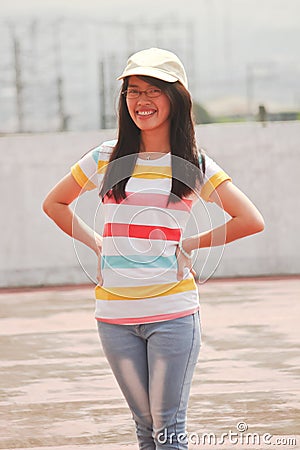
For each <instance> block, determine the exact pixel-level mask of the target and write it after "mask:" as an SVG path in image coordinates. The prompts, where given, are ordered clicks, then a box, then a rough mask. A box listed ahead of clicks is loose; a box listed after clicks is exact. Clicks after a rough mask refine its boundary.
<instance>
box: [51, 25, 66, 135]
mask: <svg viewBox="0 0 300 450" xmlns="http://www.w3.org/2000/svg"><path fill="white" fill-rule="evenodd" d="M60 24H61V22H60V21H59V22H58V23H55V24H54V27H53V31H54V55H55V74H56V80H55V84H56V93H57V103H58V117H59V131H68V116H67V115H66V112H65V101H64V80H63V77H62V69H61V45H60Z"/></svg>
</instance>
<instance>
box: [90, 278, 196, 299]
mask: <svg viewBox="0 0 300 450" xmlns="http://www.w3.org/2000/svg"><path fill="white" fill-rule="evenodd" d="M195 288H196V283H195V280H194V278H187V279H185V280H182V281H178V282H176V283H165V284H152V285H150V286H129V287H115V288H114V287H111V288H103V287H102V286H96V288H95V294H96V299H97V300H141V299H144V298H149V297H163V296H166V295H173V294H179V293H180V292H185V291H192V290H194V289H195Z"/></svg>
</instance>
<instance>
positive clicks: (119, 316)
mask: <svg viewBox="0 0 300 450" xmlns="http://www.w3.org/2000/svg"><path fill="white" fill-rule="evenodd" d="M115 144H116V141H108V142H104V143H103V144H102V145H100V146H99V147H97V148H95V149H93V150H91V151H90V152H88V153H87V154H86V155H85V156H84V157H82V158H81V159H80V160H79V161H78V162H77V163H76V164H74V165H73V166H72V168H71V173H72V175H73V177H74V178H75V180H76V181H77V183H78V184H79V185H80V186H81V187H84V188H85V189H87V190H92V189H96V188H98V189H99V188H100V187H101V183H102V180H103V176H104V173H105V168H106V166H107V163H108V161H109V157H110V154H111V152H112V150H113V147H114V145H115ZM125 158H128V156H127V157H125ZM205 161H206V173H205V178H204V184H203V186H202V188H201V191H200V192H198V193H193V194H192V195H190V196H189V197H183V198H182V199H181V201H179V202H176V203H175V202H170V203H169V204H168V199H169V194H170V191H171V183H172V169H171V154H170V153H166V154H164V155H163V156H161V157H159V158H156V159H153V160H146V159H142V158H140V157H139V156H138V158H137V160H136V164H135V166H134V170H133V173H132V175H131V177H130V178H129V180H128V182H127V184H126V189H125V192H126V198H125V199H123V200H121V201H119V202H118V203H117V202H116V201H115V199H114V197H113V196H112V197H110V198H108V196H105V197H104V199H103V200H102V203H103V211H104V228H103V232H102V236H103V248H102V258H101V268H102V277H103V284H102V286H99V285H97V286H96V288H95V296H96V319H97V320H100V321H103V322H108V323H115V324H141V323H147V322H159V321H164V320H170V319H175V318H178V317H183V316H186V315H189V314H192V313H194V312H195V311H197V310H198V308H199V295H198V289H197V285H196V283H195V280H194V277H193V275H192V273H191V272H190V271H189V270H188V269H187V268H186V270H185V273H184V277H183V279H182V280H180V281H178V280H177V259H176V246H177V244H178V241H179V240H180V237H181V236H182V235H183V232H184V229H185V227H186V224H187V221H188V219H189V217H190V212H191V208H192V206H193V203H194V202H195V201H197V200H198V196H200V197H201V198H202V199H204V200H208V198H209V196H210V194H211V193H212V192H213V190H214V189H215V188H216V187H217V186H218V185H219V184H220V183H222V182H223V181H225V180H230V177H229V176H228V175H227V174H226V173H225V172H224V171H223V170H222V169H221V168H220V167H219V166H218V165H217V164H216V163H215V162H214V161H213V160H212V159H211V158H209V157H208V156H207V155H206V156H205ZM124 167H125V166H124Z"/></svg>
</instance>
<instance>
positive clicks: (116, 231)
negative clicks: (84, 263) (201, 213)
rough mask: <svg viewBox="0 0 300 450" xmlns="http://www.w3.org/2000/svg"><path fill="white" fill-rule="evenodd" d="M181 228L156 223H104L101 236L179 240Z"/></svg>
mask: <svg viewBox="0 0 300 450" xmlns="http://www.w3.org/2000/svg"><path fill="white" fill-rule="evenodd" d="M180 235H181V230H180V229H178V228H174V229H173V228H167V227H161V226H158V225H155V226H152V225H133V224H127V223H106V224H105V225H104V230H103V237H107V236H127V237H129V238H138V239H163V240H168V241H179V239H180Z"/></svg>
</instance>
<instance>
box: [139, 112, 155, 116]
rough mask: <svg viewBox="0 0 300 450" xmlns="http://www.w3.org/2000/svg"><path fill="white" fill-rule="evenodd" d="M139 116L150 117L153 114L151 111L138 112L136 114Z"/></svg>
mask: <svg viewBox="0 0 300 450" xmlns="http://www.w3.org/2000/svg"><path fill="white" fill-rule="evenodd" d="M137 113H138V114H139V115H140V116H150V115H151V114H154V112H153V111H138V112H137Z"/></svg>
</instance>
